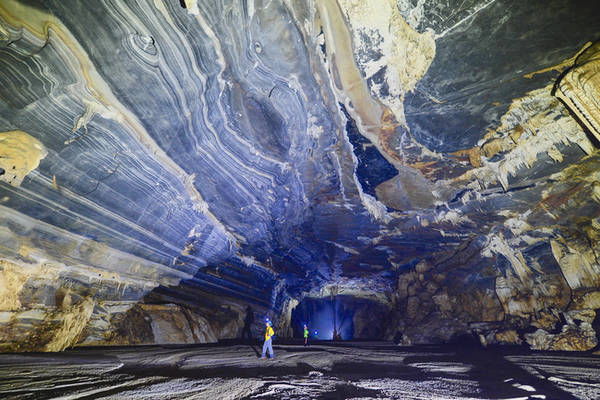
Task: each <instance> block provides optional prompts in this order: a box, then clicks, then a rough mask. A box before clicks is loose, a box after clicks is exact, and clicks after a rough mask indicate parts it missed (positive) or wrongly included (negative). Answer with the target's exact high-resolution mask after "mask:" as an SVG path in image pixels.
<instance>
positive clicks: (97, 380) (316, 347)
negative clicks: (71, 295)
mask: <svg viewBox="0 0 600 400" xmlns="http://www.w3.org/2000/svg"><path fill="white" fill-rule="evenodd" d="M259 350H261V348H260V345H258V344H254V345H243V344H231V343H230V344H219V345H200V346H193V347H190V346H187V347H182V346H172V347H171V346H152V347H148V346H143V347H126V348H86V349H84V348H80V349H75V350H70V351H66V352H63V353H29V354H0V398H2V399H352V398H354V399H560V400H568V399H600V356H594V355H590V354H581V353H579V354H577V353H546V352H535V353H532V352H529V351H524V350H518V349H480V348H476V347H461V348H456V347H454V348H452V347H442V346H419V347H400V346H395V345H393V344H389V343H374V342H342V343H328V342H324V343H315V344H313V345H312V346H310V347H308V348H304V347H303V346H302V345H295V344H285V345H283V344H277V343H276V344H275V346H274V350H275V353H276V358H275V359H274V360H261V359H259V358H258V351H259Z"/></svg>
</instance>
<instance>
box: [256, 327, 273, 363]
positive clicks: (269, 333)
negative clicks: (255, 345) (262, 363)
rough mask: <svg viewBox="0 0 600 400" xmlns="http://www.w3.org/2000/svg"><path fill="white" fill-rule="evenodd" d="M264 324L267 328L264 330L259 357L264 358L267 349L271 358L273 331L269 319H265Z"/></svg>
mask: <svg viewBox="0 0 600 400" xmlns="http://www.w3.org/2000/svg"><path fill="white" fill-rule="evenodd" d="M266 325H267V330H266V331H265V343H264V344H263V351H262V357H260V358H261V359H263V358H265V354H266V353H267V350H269V357H270V358H273V335H275V331H273V328H271V321H269V320H267V322H266Z"/></svg>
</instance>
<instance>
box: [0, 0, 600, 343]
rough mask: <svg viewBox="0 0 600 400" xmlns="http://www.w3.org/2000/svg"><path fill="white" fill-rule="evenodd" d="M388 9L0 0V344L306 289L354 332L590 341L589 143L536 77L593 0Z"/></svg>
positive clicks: (285, 296)
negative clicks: (334, 306) (334, 299)
mask: <svg viewBox="0 0 600 400" xmlns="http://www.w3.org/2000/svg"><path fill="white" fill-rule="evenodd" d="M413 3H414V2H408V1H400V2H393V1H387V0H386V1H383V2H373V1H367V2H364V1H354V0H339V1H334V0H327V1H295V0H285V1H284V0H281V1H262V0H252V1H250V0H249V1H237V0H228V1H202V2H200V1H194V0H186V1H183V2H178V1H167V0H152V1H150V0H135V1H127V2H125V1H121V0H102V1H100V2H97V3H94V4H93V5H91V4H87V3H82V2H77V1H59V0H46V1H43V2H37V3H34V2H26V1H17V0H5V1H3V2H2V3H1V4H0V132H1V133H0V168H1V169H0V260H1V263H2V264H1V270H0V282H1V283H3V285H2V286H0V295H1V296H0V297H1V299H0V335H1V336H0V342H1V344H0V346H1V349H2V350H3V351H4V350H6V351H25V350H48V351H55V350H61V349H63V348H65V347H68V346H73V345H78V344H142V343H144V344H152V343H175V342H181V343H192V342H204V341H215V340H218V339H222V338H230V337H234V336H236V335H238V334H239V333H240V330H241V326H242V324H243V321H244V316H245V313H246V310H248V308H247V307H249V306H250V307H252V309H253V310H254V312H255V313H256V314H257V315H260V316H261V317H262V316H263V315H269V316H270V317H272V318H275V319H276V323H277V327H278V331H279V332H281V333H282V335H285V334H292V333H293V332H294V330H295V327H294V326H292V325H293V324H292V322H293V321H292V315H294V310H295V309H296V308H298V307H300V308H301V307H303V304H306V303H303V301H314V302H319V301H324V300H322V299H324V298H331V296H333V295H332V293H334V294H335V295H336V296H343V298H344V299H347V304H348V307H347V308H346V309H347V310H351V309H352V305H355V306H356V309H355V315H354V316H352V317H348V318H349V319H352V320H353V321H354V322H353V325H354V326H355V327H356V335H357V336H363V337H368V336H369V335H375V333H373V332H372V331H370V330H369V326H377V327H378V329H377V332H376V334H377V337H378V338H384V339H393V338H397V337H401V338H402V341H404V342H405V343H429V342H436V341H449V340H453V339H455V338H456V337H459V336H461V335H473V336H474V337H477V338H479V340H481V341H482V342H483V343H486V344H489V343H496V342H501V343H521V342H526V343H529V344H530V345H531V346H533V347H536V348H551V349H560V348H565V349H566V348H568V349H587V348H590V347H593V346H595V344H594V343H596V342H594V340H593V332H594V326H596V325H597V323H596V322H595V321H596V320H597V316H596V311H595V310H596V309H597V308H599V307H600V306H599V305H598V304H599V302H598V298H597V297H598V296H597V294H598V292H599V291H600V290H599V287H598V286H599V281H598V276H600V267H599V263H598V259H599V256H600V255H599V254H598V250H597V249H598V246H597V243H598V241H599V240H600V233H599V232H600V222H599V218H600V214H599V211H598V210H599V207H598V204H599V203H600V183H599V182H600V180H599V178H598V170H599V169H600V161H599V159H598V153H597V146H596V145H595V143H594V142H593V141H592V140H590V138H589V137H588V136H587V135H586V132H585V131H584V129H583V128H582V126H580V125H579V124H578V121H577V120H576V119H575V118H573V117H572V116H571V115H570V114H569V111H568V110H567V109H566V108H565V107H564V106H563V104H562V103H561V102H560V101H559V100H558V99H557V98H556V97H554V96H552V87H553V84H554V83H555V81H556V79H557V78H558V77H559V75H560V74H561V73H562V72H563V71H564V70H565V69H566V68H567V67H569V66H570V65H571V64H572V63H573V61H572V60H573V57H574V55H575V54H577V51H578V50H579V49H581V48H582V46H583V45H584V43H586V42H587V41H589V40H590V38H593V37H595V36H597V35H598V33H599V31H598V28H597V27H598V26H599V25H598V23H597V22H598V21H597V18H598V17H597V16H598V15H600V13H599V12H594V11H596V10H595V7H596V8H597V5H594V4H591V3H590V4H587V5H583V4H582V5H581V6H580V7H578V8H576V7H573V6H571V5H568V4H565V3H564V2H560V1H558V0H552V1H550V2H548V4H546V5H545V6H544V7H542V8H540V7H539V6H538V5H536V4H534V3H531V2H522V3H519V4H518V5H513V4H512V3H510V2H507V1H503V0H495V1H479V0H474V1H466V2H462V3H461V5H451V4H449V3H448V2H442V1H438V0H426V1H419V2H418V4H416V5H415V4H413ZM509 3H510V4H509ZM538 13H539V14H541V16H542V17H543V18H542V19H543V20H544V21H545V22H544V23H543V24H541V23H538V22H536V20H534V19H535V18H534V17H535V16H536V15H537V14H538ZM442 16H446V17H442ZM515 37H520V38H521V39H522V40H519V41H515V40H514V39H515ZM539 38H551V39H549V40H548V41H547V42H544V43H541V42H540V40H541V39H539ZM508 42H510V43H512V44H511V46H499V45H497V44H498V43H508ZM583 54H588V52H587V51H586V52H585V53H583ZM577 60H579V61H577ZM581 60H582V59H581V56H579V57H576V58H575V63H576V66H575V67H574V69H573V71H582V68H583V69H585V68H587V67H586V66H587V65H595V64H593V63H590V64H585V65H583V64H581V63H580V61H581ZM586 73H587V72H586ZM574 74H575V72H573V74H572V75H569V73H566V74H565V75H564V78H563V79H566V80H564V82H567V81H568V82H571V81H569V79H571V78H569V77H571V76H573V77H574V76H575V75H574ZM584 75H585V74H584ZM585 76H587V75H585ZM582 82H583V81H577V80H573V81H572V85H571V86H572V88H571V89H568V90H570V92H569V91H568V90H566V89H565V90H566V92H565V93H576V92H577V93H580V92H581V91H584V92H585V96H583V95H581V96H579V95H578V96H579V97H578V99H579V100H578V101H579V102H580V103H581V104H580V107H584V106H585V107H588V108H590V107H591V106H592V105H593V103H592V100H590V98H593V97H594V93H596V91H595V90H596V89H597V88H595V87H593V86H585V85H584V84H583V83H582ZM586 82H587V81H586ZM594 82H595V80H594V79H592V80H590V81H589V85H592V84H594ZM586 85H587V83H586ZM560 87H563V86H560ZM580 94H581V93H580ZM586 96H587V97H586ZM588 108H586V110H587V109H588ZM588 113H589V111H588ZM590 121H591V119H590ZM595 124H596V123H595V122H594V123H592V124H591V125H590V126H591V128H594V127H595ZM588 128H589V127H588ZM594 129H595V128H594ZM344 301H346V300H344ZM372 310H375V311H376V312H371V311H372ZM377 316H379V317H381V316H385V318H384V317H381V318H380V319H383V320H385V323H382V322H381V321H379V322H377V323H375V322H374V321H370V320H369V318H378V317H377ZM258 322H260V321H259V320H258V319H257V320H256V321H255V323H254V326H253V327H252V329H253V331H254V332H255V333H256V332H258V330H259V326H258V325H259V323H258ZM371 322H373V323H372V324H371ZM586 324H587V325H586ZM588 325H589V326H588ZM132 327H134V328H136V329H132ZM538 329H539V330H540V331H541V332H539V333H536V331H537V330H538Z"/></svg>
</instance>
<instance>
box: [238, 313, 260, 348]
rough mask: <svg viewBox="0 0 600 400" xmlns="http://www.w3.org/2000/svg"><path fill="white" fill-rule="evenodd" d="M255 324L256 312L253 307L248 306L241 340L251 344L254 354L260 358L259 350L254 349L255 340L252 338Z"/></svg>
mask: <svg viewBox="0 0 600 400" xmlns="http://www.w3.org/2000/svg"><path fill="white" fill-rule="evenodd" d="M253 323H254V310H252V307H250V306H248V307H246V317H245V318H244V328H243V329H242V336H241V338H240V340H241V341H242V342H244V343H245V342H247V343H249V344H250V347H251V348H252V350H254V353H256V357H260V353H259V352H258V349H257V348H256V347H254V340H253V338H252V330H251V328H252V324H253Z"/></svg>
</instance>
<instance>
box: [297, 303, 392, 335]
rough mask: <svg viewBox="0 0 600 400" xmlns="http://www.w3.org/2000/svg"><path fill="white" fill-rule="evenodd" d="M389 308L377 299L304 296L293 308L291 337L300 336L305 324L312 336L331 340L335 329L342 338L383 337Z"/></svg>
mask: <svg viewBox="0 0 600 400" xmlns="http://www.w3.org/2000/svg"><path fill="white" fill-rule="evenodd" d="M388 315H389V309H388V308H387V307H386V306H385V305H383V304H380V303H378V302H375V301H372V300H368V299H362V298H357V297H353V296H345V295H339V296H334V297H319V298H317V297H306V298H305V299H304V300H302V301H301V302H300V303H299V304H298V305H297V306H296V307H295V308H294V310H292V316H291V324H292V329H293V334H294V337H296V338H300V337H302V336H303V331H304V324H306V325H307V326H308V329H309V332H310V338H311V339H318V340H333V339H334V330H337V332H339V334H340V337H338V339H341V340H351V339H362V340H382V339H384V338H385V332H384V329H385V322H386V320H387V318H388Z"/></svg>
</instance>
